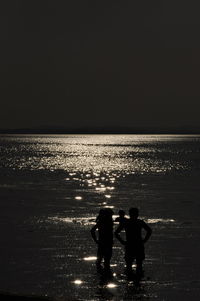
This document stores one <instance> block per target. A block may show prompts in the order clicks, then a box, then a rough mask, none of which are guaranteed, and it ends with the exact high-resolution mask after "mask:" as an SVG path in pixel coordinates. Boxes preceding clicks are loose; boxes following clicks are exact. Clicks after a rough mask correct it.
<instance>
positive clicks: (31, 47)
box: [0, 0, 200, 128]
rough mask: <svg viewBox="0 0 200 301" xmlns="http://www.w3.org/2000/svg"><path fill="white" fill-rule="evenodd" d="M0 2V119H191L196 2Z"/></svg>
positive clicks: (195, 88) (52, 122)
mask: <svg viewBox="0 0 200 301" xmlns="http://www.w3.org/2000/svg"><path fill="white" fill-rule="evenodd" d="M199 3H200V2H199V0H198V1H197V0H196V1H193V0H190V1H188V0H187V1H186V0H182V1H178V0H152V1H149V0H148V1H134V0H123V1H122V0H121V1H119V0H109V1H108V0H107V1H96V0H87V1H86V0H71V1H67V0H54V1H52V0H39V1H37V0H23V1H22V0H21V1H19V0H18V1H13V0H10V1H6V0H4V1H1V2H0V14H1V16H0V45H1V47H0V65H1V66H0V74H1V78H0V99H1V110H0V128H19V127H40V126H41V127H43V126H55V127H56V126H64V127H66V128H71V127H77V126H79V127H80V126H89V127H94V126H102V125H106V126H116V125H117V126H129V127H130V126H131V127H133V128H134V126H144V127H149V126H157V127H160V128H162V127H168V126H175V127H180V126H189V127H190V126H191V127H199V128H200V118H199V114H200V112H199V111H200V38H199V36H200V17H199V11H200V4H199Z"/></svg>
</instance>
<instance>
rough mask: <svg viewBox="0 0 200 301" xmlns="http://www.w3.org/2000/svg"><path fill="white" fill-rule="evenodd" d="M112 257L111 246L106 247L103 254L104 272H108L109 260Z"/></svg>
mask: <svg viewBox="0 0 200 301" xmlns="http://www.w3.org/2000/svg"><path fill="white" fill-rule="evenodd" d="M111 257H112V246H110V247H107V250H105V252H104V267H105V269H106V270H110V260H111Z"/></svg>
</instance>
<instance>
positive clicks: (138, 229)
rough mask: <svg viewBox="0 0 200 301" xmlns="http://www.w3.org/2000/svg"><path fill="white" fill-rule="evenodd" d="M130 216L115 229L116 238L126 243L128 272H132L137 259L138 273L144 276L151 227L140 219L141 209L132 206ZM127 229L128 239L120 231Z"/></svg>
mask: <svg viewBox="0 0 200 301" xmlns="http://www.w3.org/2000/svg"><path fill="white" fill-rule="evenodd" d="M129 215H130V218H129V219H127V220H126V221H125V223H123V224H120V225H119V226H118V228H117V230H116V231H115V235H116V238H117V239H118V240H119V241H120V242H121V243H122V244H123V245H125V262H126V268H127V272H128V274H130V273H132V264H133V261H134V260H135V259H136V273H137V275H139V276H142V263H143V260H144V259H145V252H144V244H145V243H146V242H147V240H148V239H149V237H150V236H151V233H152V230H151V228H150V227H149V226H148V225H147V224H146V223H145V222H144V221H143V220H141V219H138V215H139V210H138V209H137V208H130V210H129ZM142 229H144V230H145V231H146V235H145V237H144V239H143V238H142ZM122 230H125V233H126V241H125V240H123V239H122V238H121V236H120V234H119V233H120V232H121V231H122Z"/></svg>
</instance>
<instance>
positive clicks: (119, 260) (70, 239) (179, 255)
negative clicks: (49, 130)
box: [0, 135, 200, 300]
mask: <svg viewBox="0 0 200 301" xmlns="http://www.w3.org/2000/svg"><path fill="white" fill-rule="evenodd" d="M199 155H200V136H197V135H9V136H6V135H2V136H1V137H0V207H1V210H0V215H1V219H0V223H1V227H0V234H1V236H0V237H1V242H2V243H1V247H0V249H1V258H0V262H1V271H0V274H1V282H0V291H6V292H11V293H17V294H24V295H42V296H45V295H47V296H49V297H52V298H66V297H67V296H71V298H72V299H73V298H74V299H75V300H132V299H134V298H136V299H137V298H138V300H146V299H148V300H149V299H150V300H151V299H152V300H154V299H155V298H163V299H159V300H176V298H179V297H181V298H182V300H189V296H190V297H191V296H192V297H193V300H197V299H195V298H196V296H197V295H198V294H199V289H198V288H199V283H198V280H197V279H198V277H197V276H200V272H199V265H200V260H199V258H198V254H199V251H200V243H199V234H200V211H199V209H200V200H199V192H200V188H199V175H200V156H199ZM132 206H137V207H139V209H140V214H141V218H143V219H144V220H145V221H146V222H148V223H149V225H151V227H152V229H153V235H152V238H151V239H150V241H149V242H148V243H147V247H146V260H145V275H146V276H145V277H146V278H144V280H143V282H142V283H141V286H140V288H139V289H138V288H135V286H134V284H130V283H128V282H127V280H126V279H125V275H124V274H123V270H124V260H123V248H122V247H121V246H120V244H119V243H118V242H115V245H114V252H113V259H112V265H113V267H112V268H113V272H114V274H115V277H114V278H113V279H112V283H103V284H102V283H101V280H102V279H100V278H99V275H98V274H97V273H96V270H95V256H96V246H95V245H94V243H93V241H92V239H91V237H90V232H89V230H90V228H91V226H92V225H93V224H94V221H95V217H96V215H97V214H98V211H99V209H100V208H102V207H110V208H112V209H113V211H114V214H115V215H116V214H117V212H118V210H119V209H124V210H125V211H126V213H127V214H128V209H129V208H130V207H132ZM184 298H185V299H184ZM187 298H188V299H187Z"/></svg>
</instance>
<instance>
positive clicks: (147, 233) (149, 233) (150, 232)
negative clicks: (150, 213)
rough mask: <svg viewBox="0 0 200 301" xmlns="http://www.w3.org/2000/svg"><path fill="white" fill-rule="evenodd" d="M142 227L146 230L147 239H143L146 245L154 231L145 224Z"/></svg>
mask: <svg viewBox="0 0 200 301" xmlns="http://www.w3.org/2000/svg"><path fill="white" fill-rule="evenodd" d="M142 226H143V228H144V230H145V231H146V235H145V238H144V239H143V243H144V244H145V243H146V242H147V240H148V239H149V237H150V236H151V234H152V230H151V228H150V227H149V226H148V225H147V224H146V223H145V222H143V225H142Z"/></svg>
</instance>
